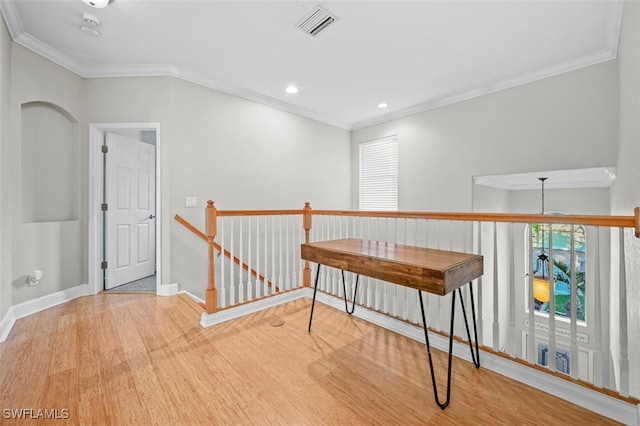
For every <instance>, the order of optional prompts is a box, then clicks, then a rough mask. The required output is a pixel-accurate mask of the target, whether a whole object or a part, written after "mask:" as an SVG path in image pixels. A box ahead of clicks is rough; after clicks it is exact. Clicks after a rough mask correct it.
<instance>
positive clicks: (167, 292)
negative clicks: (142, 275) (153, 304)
mask: <svg viewBox="0 0 640 426" xmlns="http://www.w3.org/2000/svg"><path fill="white" fill-rule="evenodd" d="M156 294H157V295H158V296H174V295H176V294H178V283H174V284H160V285H159V286H158V289H157V290H156Z"/></svg>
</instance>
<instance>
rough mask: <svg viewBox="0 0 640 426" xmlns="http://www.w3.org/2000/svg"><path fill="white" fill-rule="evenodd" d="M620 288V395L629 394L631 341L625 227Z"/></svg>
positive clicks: (622, 241) (622, 236)
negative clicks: (628, 318) (628, 317)
mask: <svg viewBox="0 0 640 426" xmlns="http://www.w3.org/2000/svg"><path fill="white" fill-rule="evenodd" d="M618 238H619V247H620V248H619V253H620V261H619V264H618V265H619V267H620V289H619V296H618V310H619V313H620V395H622V396H625V397H626V396H629V342H628V328H627V327H628V325H627V324H628V322H627V321H628V320H627V273H626V267H625V250H624V228H620V233H619V237H618Z"/></svg>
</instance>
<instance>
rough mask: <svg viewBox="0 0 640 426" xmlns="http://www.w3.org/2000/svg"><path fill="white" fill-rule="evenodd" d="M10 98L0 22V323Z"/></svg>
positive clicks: (7, 274)
mask: <svg viewBox="0 0 640 426" xmlns="http://www.w3.org/2000/svg"><path fill="white" fill-rule="evenodd" d="M10 97H11V37H10V36H9V33H8V31H7V27H6V25H5V23H4V20H3V19H2V18H0V321H2V319H3V318H4V316H5V315H6V313H7V311H8V310H9V307H10V306H11V286H9V285H7V283H9V282H10V281H11V215H10V211H9V206H10V205H11V204H10V199H9V188H10V185H9V182H11V174H10V173H9V165H10V164H11V161H10V158H9V155H8V154H7V153H8V150H9V128H10V112H9V109H10V105H11V104H10Z"/></svg>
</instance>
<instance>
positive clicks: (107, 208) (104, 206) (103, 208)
mask: <svg viewBox="0 0 640 426" xmlns="http://www.w3.org/2000/svg"><path fill="white" fill-rule="evenodd" d="M100 210H102V211H103V212H106V211H107V210H109V205H108V204H107V203H102V204H101V205H100Z"/></svg>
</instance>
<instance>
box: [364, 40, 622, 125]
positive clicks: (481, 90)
mask: <svg viewBox="0 0 640 426" xmlns="http://www.w3.org/2000/svg"><path fill="white" fill-rule="evenodd" d="M615 58H616V56H615V54H614V53H613V52H612V51H609V50H608V49H605V50H601V51H599V52H595V53H593V54H589V55H585V56H581V57H579V58H576V59H574V60H571V61H566V62H562V63H560V64H557V65H555V66H552V67H547V68H544V69H543V70H538V71H534V72H530V73H525V74H521V75H519V76H517V77H514V78H509V79H504V80H496V81H495V82H493V83H489V84H486V85H484V86H482V87H474V88H472V89H470V90H466V91H463V92H459V93H455V94H452V95H449V96H443V97H441V98H438V99H434V100H432V101H429V102H425V103H422V104H418V105H414V106H412V107H409V108H404V109H401V110H398V111H394V112H391V113H389V114H385V115H381V116H379V117H375V118H372V119H370V120H364V121H360V122H358V123H355V124H353V126H352V130H359V129H363V128H366V127H371V126H375V125H378V124H382V123H386V122H388V121H392V120H397V119H399V118H404V117H408V116H410V115H414V114H418V113H421V112H426V111H429V110H433V109H436V108H441V107H444V106H447V105H451V104H455V103H458V102H462V101H466V100H469V99H473V98H477V97H479V96H483V95H488V94H491V93H495V92H499V91H501V90H505V89H511V88H514V87H518V86H522V85H525V84H529V83H533V82H535V81H538V80H543V79H545V78H549V77H554V76H556V75H559V74H564V73H567V72H570V71H575V70H578V69H580V68H584V67H587V66H591V65H596V64H599V63H601V62H606V61H609V60H611V59H615Z"/></svg>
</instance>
